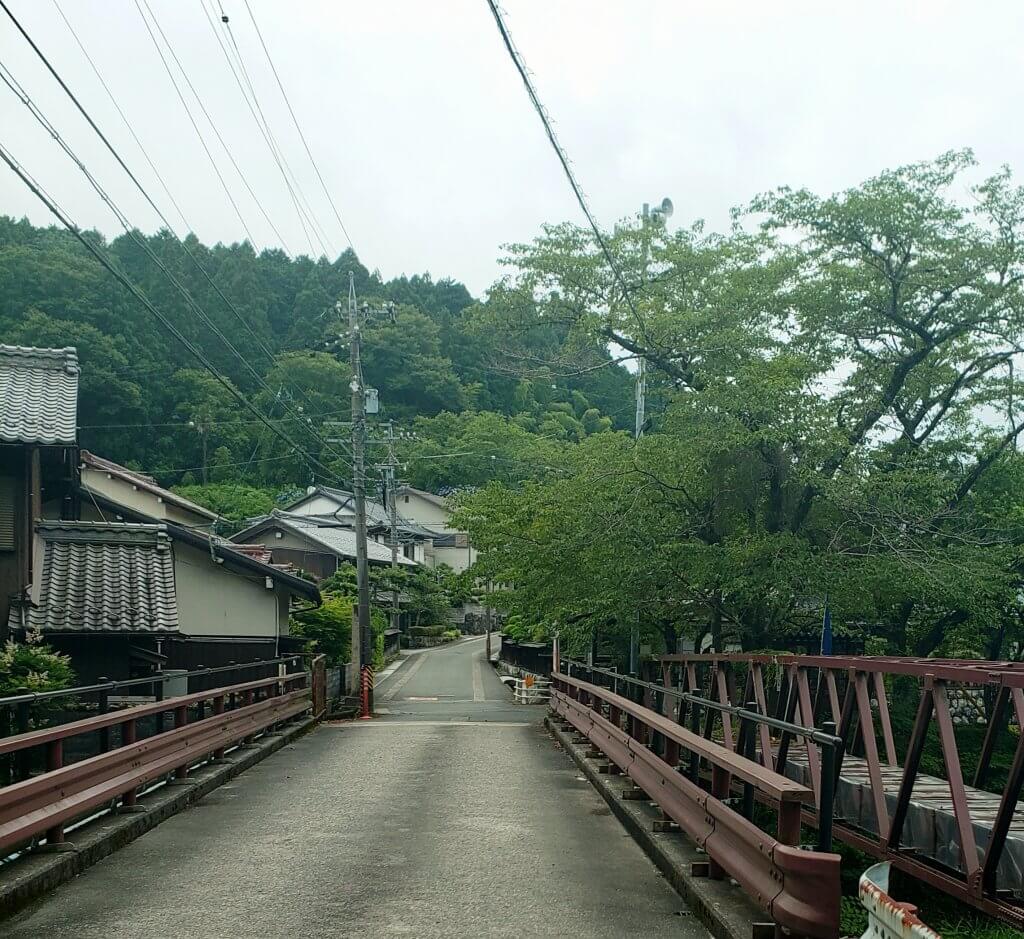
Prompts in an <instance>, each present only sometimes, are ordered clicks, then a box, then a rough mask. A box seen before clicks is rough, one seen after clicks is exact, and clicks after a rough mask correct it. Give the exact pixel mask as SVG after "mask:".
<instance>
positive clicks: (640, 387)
mask: <svg viewBox="0 0 1024 939" xmlns="http://www.w3.org/2000/svg"><path fill="white" fill-rule="evenodd" d="M673 210H674V207H673V205H672V200H671V199H669V198H667V197H666V198H664V199H662V200H661V205H658V206H655V207H654V208H653V209H652V208H651V207H650V205H649V204H648V203H646V202H645V203H644V207H643V210H642V212H641V213H640V215H641V224H642V225H643V227H644V228H645V229H646V228H647V226H648V225H664V224H665V223H666V221H667V219H668V218H669V216H671V215H672V212H673ZM650 259H651V258H650V251H649V250H648V251H645V253H644V280H646V279H647V264H648V263H649V262H650ZM646 410H647V360H646V359H645V358H644V357H643V356H640V357H639V358H638V359H637V362H636V427H635V431H634V434H633V438H634V440H639V439H640V438H641V437H642V436H643V432H644V421H645V420H646ZM594 654H596V650H595V652H594ZM639 671H640V611H639V610H637V613H636V622H635V623H634V624H633V626H632V628H631V629H630V631H629V674H630V675H637V674H638V673H639Z"/></svg>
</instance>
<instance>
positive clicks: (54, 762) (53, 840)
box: [46, 740, 64, 844]
mask: <svg viewBox="0 0 1024 939" xmlns="http://www.w3.org/2000/svg"><path fill="white" fill-rule="evenodd" d="M63 765H64V741H63V740H53V741H51V742H50V743H49V744H48V745H47V747H46V772H48V773H52V772H53V771H54V770H58V769H60V768H61V767H62V766H63ZM63 841H64V826H63V825H54V826H53V828H48V829H47V830H46V843H47V844H60V843H61V842H63Z"/></svg>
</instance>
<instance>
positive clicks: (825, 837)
mask: <svg viewBox="0 0 1024 939" xmlns="http://www.w3.org/2000/svg"><path fill="white" fill-rule="evenodd" d="M562 661H563V663H564V665H565V668H566V674H567V675H569V676H570V677H571V675H572V672H571V669H572V668H573V667H575V668H580V669H583V670H585V671H587V672H589V673H590V674H591V675H604V676H605V677H607V678H611V679H612V680H613V682H616V683H617V682H619V681H623V682H626V683H627V684H630V685H633V686H635V687H638V688H644V689H646V690H647V691H650V692H651V693H653V694H662V695H671V696H672V697H675V698H678V699H680V700H682V701H686V702H688V703H689V704H693V705H696V706H697V707H704V708H708V709H710V710H714V711H718V712H719V713H722V714H729V715H730V716H732V717H736V718H738V719H739V720H740V721H741V722H743V723H742V726H744V727H750V726H751V725H753V724H757V725H760V726H764V727H769V728H772V729H774V730H778V731H779V732H781V733H782V734H783V735H785V734H792V735H793V736H798V737H803V738H804V739H805V740H808V741H810V742H813V743H816V744H817V745H818V746H819V747H821V786H820V790H821V791H820V792H819V793H818V805H817V816H818V817H817V827H818V841H817V848H818V850H819V851H831V850H832V829H833V820H834V815H835V799H836V788H837V786H838V784H839V775H840V773H841V771H842V766H843V756H844V754H845V752H846V742H845V741H844V740H843V738H842V737H840V736H839V735H838V734H835V733H829V732H828V731H827V730H818V729H817V728H816V727H805V726H804V725H803V724H795V723H793V722H792V721H787V720H783V719H781V718H778V717H772V716H771V715H769V714H762V713H760V711H752V710H750V709H749V708H744V707H739V706H738V705H735V704H726V703H725V702H723V701H715V700H713V699H711V698H705V697H703V696H702V695H696V694H693V693H692V692H688V691H682V690H680V689H678V688H672V687H669V686H666V685H659V684H656V683H655V682H651V681H646V680H644V679H642V678H637V677H635V676H633V675H623V674H622V673H621V672H617V671H615V670H614V669H610V668H601V667H598V666H593V665H587V664H586V663H584V662H577V661H574V660H572V659H563V660H562ZM615 688H616V690H617V684H616V686H615ZM826 726H827V727H830V728H832V729H833V730H834V729H835V725H834V724H832V723H830V722H829V723H827V724H826ZM754 745H755V740H754V735H753V733H752V732H751V733H747V735H746V737H745V738H744V736H743V734H742V733H741V734H740V735H739V736H738V737H737V741H736V752H737V753H739V752H741V751H743V755H744V756H746V757H748V758H753V755H754ZM743 802H744V811H745V813H746V814H747V815H749V814H750V812H751V808H752V803H753V788H752V786H751V785H750V783H744V785H743Z"/></svg>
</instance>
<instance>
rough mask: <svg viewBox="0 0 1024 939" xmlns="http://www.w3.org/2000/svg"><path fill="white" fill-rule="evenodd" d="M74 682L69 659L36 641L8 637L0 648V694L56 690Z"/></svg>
mask: <svg viewBox="0 0 1024 939" xmlns="http://www.w3.org/2000/svg"><path fill="white" fill-rule="evenodd" d="M74 681H75V673H74V671H73V670H72V668H71V660H70V659H69V658H68V657H67V656H66V655H62V654H61V653H59V652H55V651H54V650H53V649H51V648H50V647H49V646H48V645H45V644H44V643H42V642H39V641H37V640H33V639H29V640H27V641H26V642H15V641H14V640H13V639H11V640H8V642H7V645H5V646H4V647H3V651H0V694H3V695H9V694H14V693H15V692H16V691H17V690H18V689H19V688H28V690H29V691H59V690H60V689H61V688H70V687H71V685H72V684H74Z"/></svg>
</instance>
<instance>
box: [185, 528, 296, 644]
mask: <svg viewBox="0 0 1024 939" xmlns="http://www.w3.org/2000/svg"><path fill="white" fill-rule="evenodd" d="M174 578H175V583H176V586H177V592H178V621H179V623H180V624H181V625H180V628H181V631H182V633H184V634H185V635H187V636H251V637H254V638H262V639H266V638H273V637H275V636H276V635H277V634H278V617H279V616H280V614H281V601H280V598H279V596H278V593H277V591H276V590H274V589H268V588H267V587H266V581H265V578H263V577H261V576H260V575H258V574H253V573H242V572H238V573H236V572H234V571H230V570H227V569H226V568H225V567H224V566H223V565H220V564H215V563H214V562H213V561H212V560H211V558H210V555H209V553H208V552H205V551H201V550H199V549H197V548H193V547H192V546H191V545H185V544H182V543H181V542H176V543H175V545H174ZM284 623H285V624H287V615H286V616H285V618H284Z"/></svg>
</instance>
